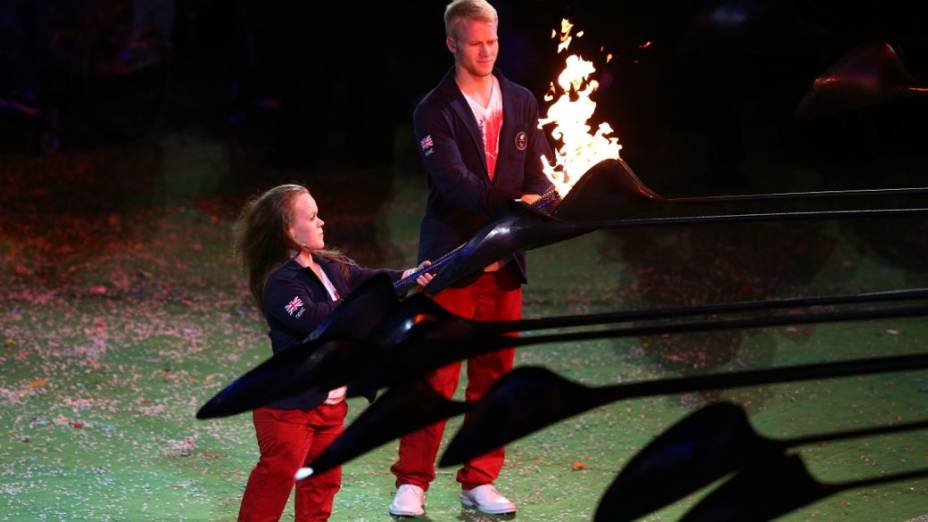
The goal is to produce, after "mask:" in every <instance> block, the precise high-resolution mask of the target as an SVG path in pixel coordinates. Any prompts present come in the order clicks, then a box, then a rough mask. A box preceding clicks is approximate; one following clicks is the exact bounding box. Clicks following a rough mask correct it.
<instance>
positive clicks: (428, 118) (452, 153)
mask: <svg viewBox="0 0 928 522" xmlns="http://www.w3.org/2000/svg"><path fill="white" fill-rule="evenodd" d="M493 74H494V75H496V78H497V79H498V80H499V85H500V91H501V93H502V96H503V125H502V128H501V129H500V135H499V157H498V158H497V161H496V171H495V172H494V176H493V181H490V178H489V175H488V171H487V163H486V158H485V152H484V148H483V138H482V137H481V135H480V129H479V127H477V120H476V119H475V118H474V114H473V112H472V111H471V108H470V106H469V105H468V104H467V100H466V99H465V98H464V95H463V94H462V93H461V90H460V89H459V88H458V86H457V83H456V82H455V81H454V68H452V69H451V70H450V71H449V72H448V74H446V75H445V77H444V78H443V79H442V81H441V83H439V84H438V86H437V87H435V89H433V90H432V91H431V92H429V93H428V94H427V95H426V96H425V98H423V99H422V101H421V102H419V105H417V106H416V110H415V112H414V113H413V125H414V130H415V135H416V142H417V144H418V148H419V154H420V156H421V157H422V160H423V162H424V163H425V169H426V171H427V172H428V180H429V196H428V202H427V204H426V208H425V216H423V218H422V225H421V227H420V230H419V261H420V262H421V261H423V260H425V259H430V260H435V259H437V258H439V257H441V256H442V255H444V254H446V253H447V252H449V251H451V250H452V249H454V248H455V247H457V246H458V245H460V244H461V243H464V242H465V241H467V240H469V239H470V238H471V237H472V236H473V235H474V234H475V233H476V232H477V231H478V230H480V229H481V228H483V227H484V226H485V225H487V224H488V223H490V222H492V221H493V220H494V219H495V218H496V217H498V216H499V215H500V213H501V212H502V211H503V210H504V209H505V206H506V202H507V201H508V200H513V199H517V198H519V197H520V196H521V195H522V194H543V193H544V192H545V191H546V190H547V189H548V188H549V187H550V186H551V183H550V182H549V181H548V179H547V178H546V177H545V175H544V172H543V170H542V163H541V156H542V155H546V156H548V157H550V149H549V148H548V142H547V140H546V139H545V135H544V133H543V132H542V131H541V130H540V129H539V128H538V101H537V100H536V99H535V96H534V95H533V94H532V93H531V91H529V90H528V89H526V88H525V87H522V86H520V85H517V84H515V83H513V82H511V81H509V80H507V79H506V78H505V77H504V76H503V75H502V74H501V73H500V72H499V71H497V70H494V71H493ZM511 260H512V261H514V262H515V263H516V265H517V267H518V270H519V273H520V275H521V278H522V281H523V282H525V281H526V277H525V274H526V272H525V256H524V254H523V253H522V252H516V253H515V254H514V255H513V256H512V258H511ZM466 283H467V282H462V284H466Z"/></svg>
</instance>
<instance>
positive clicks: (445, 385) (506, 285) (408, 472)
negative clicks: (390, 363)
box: [390, 267, 522, 490]
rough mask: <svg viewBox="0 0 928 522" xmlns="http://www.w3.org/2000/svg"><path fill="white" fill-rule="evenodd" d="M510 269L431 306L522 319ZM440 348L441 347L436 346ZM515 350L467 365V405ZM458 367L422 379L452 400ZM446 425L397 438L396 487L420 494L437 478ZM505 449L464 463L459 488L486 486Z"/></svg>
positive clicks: (446, 293) (444, 294)
mask: <svg viewBox="0 0 928 522" xmlns="http://www.w3.org/2000/svg"><path fill="white" fill-rule="evenodd" d="M513 272H514V270H513V269H512V267H507V268H504V269H502V270H499V271H497V272H488V273H484V274H483V275H481V276H480V278H479V279H478V280H477V281H475V282H474V283H473V284H471V285H470V286H467V287H465V288H449V289H447V290H443V291H441V292H439V293H438V294H437V295H436V296H435V302H437V303H438V304H440V305H441V306H442V307H444V308H445V309H447V310H448V311H449V312H451V313H453V314H456V315H458V316H461V317H464V318H466V319H476V320H480V321H493V320H497V321H503V320H507V321H508V320H516V319H520V318H521V317H522V289H521V288H520V287H519V281H518V279H516V277H517V276H516V275H515V274H514V273H513ZM436 349H440V347H436ZM515 356H516V351H515V348H506V349H503V350H499V351H497V352H493V353H488V354H485V355H478V356H476V357H471V358H470V359H468V360H467V390H466V393H465V396H466V398H467V400H468V401H475V400H478V399H480V398H481V397H483V394H484V393H485V392H486V391H487V390H488V389H489V388H490V386H492V385H493V383H495V382H496V380H497V379H499V378H500V377H501V376H502V375H504V374H505V373H507V372H508V371H509V370H511V369H512V363H513V361H514V360H515ZM460 372H461V362H460V361H458V362H455V363H452V364H449V365H448V366H445V367H444V368H440V369H438V370H436V371H434V372H432V373H430V374H428V375H427V376H426V380H427V381H428V383H429V384H430V385H431V386H432V388H433V389H434V390H435V391H436V392H438V393H439V394H440V395H442V396H444V397H446V398H451V397H452V396H453V395H454V391H455V390H456V389H457V387H458V377H459V376H460ZM444 430H445V421H439V422H436V423H435V424H432V425H431V426H427V427H425V428H423V429H421V430H419V431H417V432H415V433H411V434H409V435H406V436H404V437H402V438H401V439H400V450H399V459H398V460H397V462H396V464H394V465H393V467H391V468H390V471H392V472H393V474H394V475H396V486H397V487H399V486H400V485H402V484H413V485H415V486H419V487H421V488H422V489H424V490H428V489H429V483H430V482H431V481H432V480H433V479H434V478H435V457H436V455H438V446H439V444H440V443H441V437H442V433H443V432H444ZM504 457H505V449H504V448H498V449H496V450H493V451H491V452H489V453H487V454H485V455H481V456H479V457H476V458H474V459H472V460H470V461H469V462H467V463H466V464H465V465H464V467H463V468H462V469H461V470H459V471H458V475H457V479H458V482H460V483H461V487H462V488H463V489H473V488H475V487H477V486H481V485H484V484H490V483H492V482H493V481H494V480H496V477H498V476H499V470H500V469H501V468H502V467H503V459H504Z"/></svg>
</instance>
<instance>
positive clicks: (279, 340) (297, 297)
mask: <svg viewBox="0 0 928 522" xmlns="http://www.w3.org/2000/svg"><path fill="white" fill-rule="evenodd" d="M313 259H314V260H315V261H316V263H318V264H319V267H320V268H322V271H323V272H325V275H326V276H327V277H328V278H329V281H331V282H332V286H334V287H335V289H336V290H337V291H338V293H339V295H340V296H347V295H348V294H349V293H351V291H352V290H354V289H355V288H357V287H358V285H360V284H361V283H363V282H364V281H366V280H367V279H368V278H370V277H372V276H374V275H375V274H379V273H381V272H386V273H387V274H389V275H390V277H391V278H392V279H393V280H394V281H397V280H398V279H399V278H400V275H401V274H402V272H401V271H399V270H374V269H370V268H364V267H362V266H357V265H349V267H348V275H347V277H345V276H343V275H342V271H341V270H340V269H339V267H338V266H337V264H336V263H335V262H334V261H330V260H328V259H323V258H321V257H315V256H314V257H313ZM263 297H264V310H263V312H264V317H265V319H267V324H268V326H270V332H268V335H269V336H270V338H271V348H272V349H273V350H274V353H277V352H279V351H281V350H286V349H288V348H291V347H293V346H298V345H300V344H301V343H302V342H303V339H305V338H306V336H307V335H309V334H310V332H312V331H313V330H315V329H316V326H318V325H319V323H321V322H322V320H323V319H325V317H326V316H327V315H329V313H331V312H332V310H334V309H335V307H336V305H337V304H338V302H336V301H332V298H331V297H329V293H328V292H327V291H326V289H325V286H323V285H322V281H320V280H319V278H318V277H316V274H315V273H313V271H312V269H310V268H308V267H303V266H301V265H300V264H299V263H297V262H296V261H294V260H292V259H291V260H290V261H288V262H287V263H286V264H284V265H283V266H282V267H280V268H279V269H277V270H276V271H275V272H273V273H272V274H271V275H270V277H268V280H267V284H265V285H264V296H263ZM327 395H328V394H327V393H322V394H319V393H312V392H304V393H303V394H301V395H298V396H296V397H291V398H287V399H283V400H280V401H277V402H275V403H272V404H269V405H268V407H269V408H279V409H283V410H293V409H305V410H308V409H312V408H315V407H316V406H318V405H319V404H321V403H322V402H323V401H324V400H325V399H326V396H327Z"/></svg>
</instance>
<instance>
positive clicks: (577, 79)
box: [538, 19, 622, 197]
mask: <svg viewBox="0 0 928 522" xmlns="http://www.w3.org/2000/svg"><path fill="white" fill-rule="evenodd" d="M572 29H573V24H572V23H570V21H569V20H567V19H564V20H561V33H560V43H559V44H558V48H557V49H558V50H557V52H558V53H559V54H560V53H561V52H562V51H564V50H566V49H567V48H568V47H569V46H570V42H571V36H570V31H571V30H572ZM581 35H582V31H581V32H580V33H577V36H578V37H579V36H581ZM552 38H554V36H552ZM609 59H611V55H610V56H609ZM607 61H608V59H607ZM594 72H596V68H595V67H594V66H593V62H589V61H586V60H584V59H583V58H581V57H580V55H579V54H572V55H569V56H568V57H567V58H566V59H565V61H564V70H563V71H561V73H560V75H559V76H558V78H557V85H558V86H559V87H560V93H561V94H560V97H558V99H557V101H555V102H554V103H553V104H551V106H550V107H548V113H547V115H546V116H545V117H544V118H541V119H540V120H539V121H538V127H539V128H542V127H544V126H546V125H549V124H552V123H553V124H554V127H553V128H552V129H551V136H552V137H553V138H554V139H555V140H559V141H560V142H561V144H562V146H561V147H560V148H558V149H556V150H555V152H554V155H555V158H554V159H555V161H554V164H551V163H549V162H548V160H547V159H546V158H542V164H543V167H544V173H545V176H547V177H548V179H549V180H551V183H553V184H554V187H555V189H557V192H558V194H560V195H561V197H564V196H566V195H567V193H568V192H570V189H571V188H573V186H574V184H575V183H576V182H577V181H578V180H579V179H580V178H581V177H582V176H583V174H585V173H586V172H587V171H588V170H590V168H591V167H593V165H596V164H597V163H599V162H600V161H603V160H605V159H618V158H619V151H620V150H621V149H622V146H621V145H620V144H619V139H618V138H616V137H613V136H610V135H611V134H612V132H613V130H612V127H610V126H609V124H608V123H605V122H603V123H601V124H599V127H598V128H597V129H596V132H595V133H592V134H591V133H590V126H589V125H588V124H587V122H588V121H589V119H590V118H591V117H592V116H593V112H594V111H595V110H596V103H595V102H593V100H592V99H591V95H592V94H593V92H594V91H595V90H596V89H597V88H598V87H599V82H597V81H596V80H590V79H589V78H590V75H591V74H593V73H594ZM558 92H559V91H558V89H557V88H556V87H555V85H554V83H552V84H551V87H550V88H549V90H548V93H547V94H545V97H544V99H545V101H552V100H554V98H555V96H557V94H558Z"/></svg>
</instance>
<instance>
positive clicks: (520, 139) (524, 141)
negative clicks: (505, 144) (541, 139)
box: [516, 131, 528, 150]
mask: <svg viewBox="0 0 928 522" xmlns="http://www.w3.org/2000/svg"><path fill="white" fill-rule="evenodd" d="M527 146H528V135H526V134H525V131H519V133H518V134H516V148H517V149H519V150H525V147H527Z"/></svg>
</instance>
